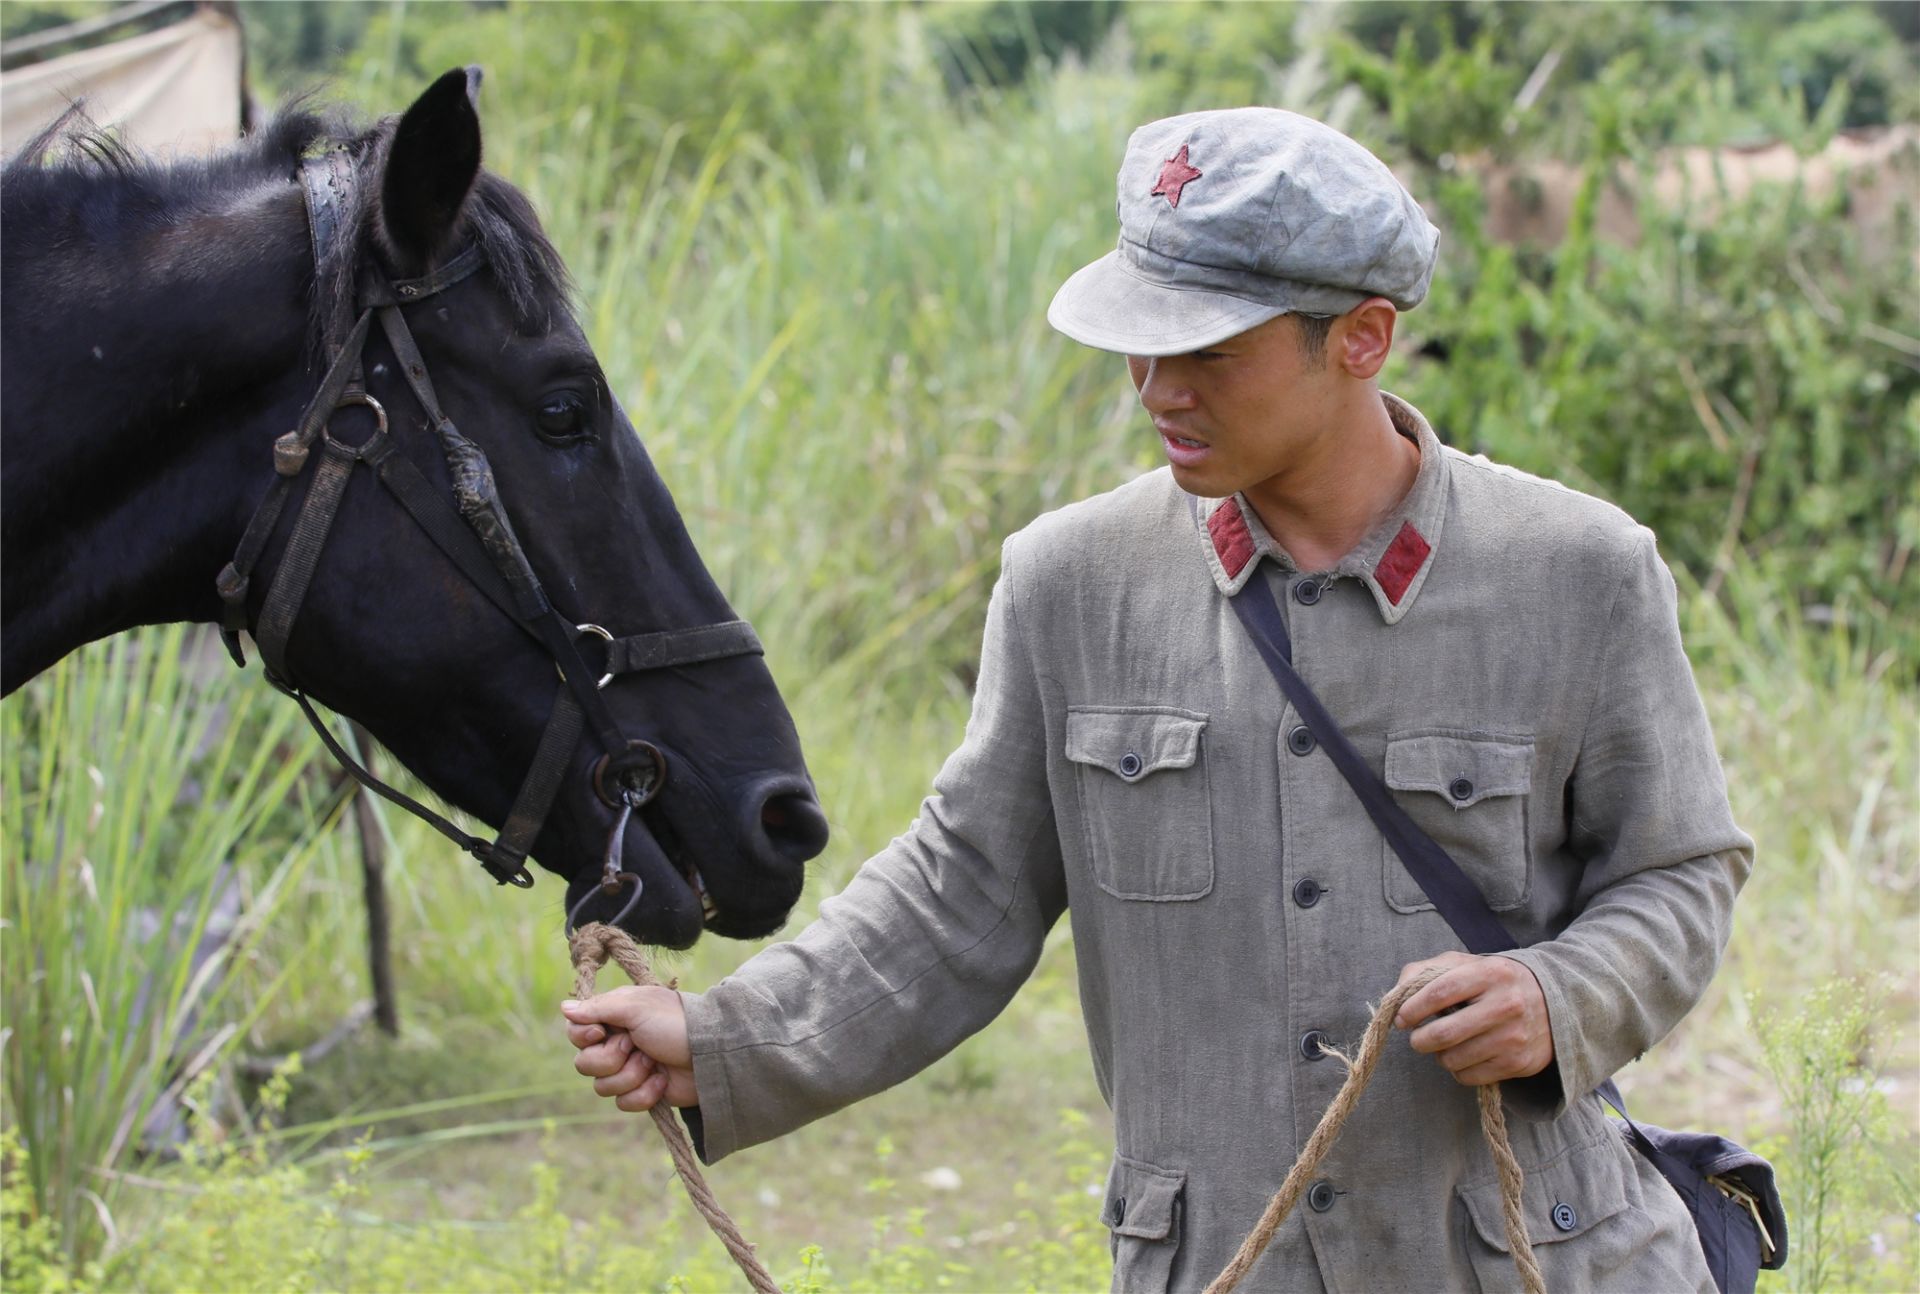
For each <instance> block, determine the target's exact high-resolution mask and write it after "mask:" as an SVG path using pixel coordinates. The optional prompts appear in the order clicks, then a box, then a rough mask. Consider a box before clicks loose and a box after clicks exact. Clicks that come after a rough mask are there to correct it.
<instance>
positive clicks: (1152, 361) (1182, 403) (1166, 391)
mask: <svg viewBox="0 0 1920 1294" xmlns="http://www.w3.org/2000/svg"><path fill="white" fill-rule="evenodd" d="M1178 359H1179V356H1177V355H1175V356H1163V357H1152V358H1148V357H1139V356H1135V357H1130V359H1129V362H1128V368H1129V369H1130V370H1131V373H1132V376H1133V384H1134V386H1135V387H1136V388H1137V389H1138V390H1139V392H1140V406H1141V408H1143V409H1145V410H1146V411H1147V412H1148V413H1154V414H1158V413H1173V412H1177V411H1179V410H1183V409H1191V408H1193V407H1194V405H1195V403H1196V402H1197V401H1196V397H1195V396H1194V392H1193V386H1192V384H1190V383H1189V382H1187V381H1186V374H1185V370H1184V367H1183V366H1182V365H1180V364H1178V363H1176V362H1174V361H1176V360H1178Z"/></svg>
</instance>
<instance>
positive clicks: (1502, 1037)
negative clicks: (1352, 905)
mask: <svg viewBox="0 0 1920 1294" xmlns="http://www.w3.org/2000/svg"><path fill="white" fill-rule="evenodd" d="M1433 969H1439V970H1440V971H1442V974H1441V975H1440V977H1439V978H1438V979H1436V980H1434V981H1433V982H1432V983H1431V984H1429V985H1427V986H1426V987H1425V988H1423V989H1421V990H1420V991H1419V992H1418V993H1415V994H1414V995H1413V996H1412V997H1410V998H1408V999H1407V1000H1406V1001H1405V1002H1404V1003H1402V1004H1401V1007H1400V1014H1399V1015H1397V1016H1395V1017H1394V1018H1393V1022H1394V1024H1395V1025H1397V1026H1399V1027H1400V1028H1402V1029H1411V1030H1413V1037H1412V1039H1411V1041H1412V1043H1413V1049H1414V1050H1415V1051H1419V1052H1425V1053H1427V1054H1428V1055H1433V1056H1438V1057H1439V1058H1440V1063H1441V1064H1442V1065H1445V1066H1446V1067H1447V1072H1449V1073H1450V1074H1452V1075H1453V1076H1454V1078H1455V1079H1456V1080H1457V1081H1459V1082H1461V1083H1464V1084H1465V1085H1466V1086H1468V1087H1482V1086H1485V1085H1486V1084H1488V1083H1498V1082H1500V1081H1501V1080H1503V1079H1509V1078H1526V1077H1529V1076H1530V1075H1533V1074H1538V1073H1539V1072H1540V1071H1541V1070H1543V1069H1545V1068H1546V1067H1547V1066H1548V1065H1549V1064H1551V1063H1552V1062H1553V1032H1552V1030H1551V1028H1550V1027H1549V1025H1548V1021H1547V998H1546V995H1545V994H1544V993H1542V992H1541V991H1540V981H1539V980H1537V979H1535V978H1534V977H1533V972H1532V971H1531V970H1528V969H1527V967H1526V966H1525V965H1523V964H1521V963H1520V962H1517V961H1514V960H1513V959H1512V958H1511V957H1500V956H1492V957H1473V956H1469V955H1468V954H1466V953H1442V954H1440V955H1439V956H1438V957H1430V958H1428V959H1427V960H1426V961H1420V962H1414V963H1412V964H1411V965H1409V966H1407V967H1405V968H1404V969H1403V970H1401V972H1400V980H1399V982H1400V983H1401V984H1404V983H1406V982H1407V981H1408V980H1410V979H1413V978H1415V977H1417V976H1418V975H1420V974H1421V973H1422V972H1423V971H1428V970H1433ZM1450 1007H1457V1008H1458V1009H1457V1010H1454V1011H1451V1012H1450V1013H1449V1014H1446V1015H1442V1014H1441V1012H1443V1011H1447V1010H1448V1008H1450Z"/></svg>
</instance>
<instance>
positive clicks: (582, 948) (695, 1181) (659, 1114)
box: [568, 921, 781, 1294]
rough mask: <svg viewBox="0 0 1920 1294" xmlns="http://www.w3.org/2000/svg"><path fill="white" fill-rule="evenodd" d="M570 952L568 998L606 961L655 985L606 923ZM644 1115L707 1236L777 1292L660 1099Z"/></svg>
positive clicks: (588, 985) (626, 941)
mask: <svg viewBox="0 0 1920 1294" xmlns="http://www.w3.org/2000/svg"><path fill="white" fill-rule="evenodd" d="M568 943H569V947H570V949H571V951H572V953H573V971H574V978H573V995H574V996H575V997H577V998H579V999H581V1000H582V1001H584V1000H585V999H587V998H590V997H592V996H593V994H594V978H595V976H597V975H598V974H599V972H600V968H601V967H602V966H604V965H606V964H607V963H608V962H609V961H612V962H614V963H615V964H616V965H618V966H619V967H620V969H621V970H623V971H625V972H626V973H627V978H628V979H631V980H632V981H633V982H634V983H635V984H647V985H655V984H658V983H659V982H660V981H659V980H657V979H655V978H654V977H653V971H652V970H651V969H649V968H648V966H647V959H646V956H645V954H643V953H642V952H641V951H640V946H639V945H638V944H636V943H634V942H633V940H632V939H630V938H628V937H627V936H626V935H625V934H624V933H623V932H621V931H619V930H616V929H615V928H614V927H612V926H609V925H603V924H601V923H600V922H597V921H596V922H595V923H593V924H592V925H589V926H584V927H582V928H581V929H579V930H576V931H575V932H574V934H573V937H572V938H571V939H570V940H569V941H568ZM648 1113H649V1114H651V1115H653V1126H654V1127H656V1128H658V1129H659V1130H660V1136H661V1138H662V1139H663V1140H664V1141H665V1142H666V1143H667V1153H668V1154H670V1155H672V1156H673V1167H674V1171H675V1172H677V1173H679V1174H680V1181H681V1183H682V1184H683V1185H685V1186H686V1188H687V1197H688V1198H689V1199H691V1200H692V1201H693V1207H694V1208H696V1209H698V1210H699V1211H700V1216H701V1217H703V1218H705V1219H706V1220H707V1225H708V1226H709V1227H712V1228H713V1234H714V1235H716V1236H719V1237H720V1243H721V1244H723V1245H725V1246H726V1247H727V1252H728V1253H729V1254H732V1255H733V1261H734V1262H736V1263H738V1264H739V1266H740V1270H741V1271H742V1272H743V1273H745V1275H746V1278H747V1284H749V1285H751V1286H752V1287H753V1289H754V1291H755V1294H781V1290H780V1286H779V1285H778V1284H777V1283H776V1282H775V1281H774V1279H773V1277H772V1275H771V1274H769V1273H768V1271H767V1269H766V1267H765V1266H764V1265H762V1264H761V1262H760V1259H759V1258H758V1257H757V1256H756V1255H755V1254H754V1252H753V1246H752V1245H750V1244H748V1243H747V1238H746V1237H745V1236H743V1235H741V1234H740V1228H739V1226H738V1225H737V1224H735V1222H734V1220H733V1218H732V1217H731V1216H730V1215H729V1214H728V1213H727V1211H726V1210H725V1209H723V1208H721V1207H720V1202H719V1201H718V1200H716V1199H714V1197H713V1191H712V1189H711V1188H709V1187H708V1186H707V1179H706V1178H705V1177H703V1176H702V1175H701V1173H700V1161H699V1160H698V1159H697V1158H695V1157H694V1153H693V1144H692V1142H690V1141H689V1140H688V1139H687V1131H686V1129H685V1128H683V1127H681V1126H680V1121H679V1120H678V1119H676V1118H674V1117H673V1111H672V1110H671V1109H669V1108H668V1106H667V1103H666V1102H665V1101H661V1102H659V1103H658V1104H656V1105H655V1106H654V1107H653V1108H652V1109H651V1110H649V1111H648Z"/></svg>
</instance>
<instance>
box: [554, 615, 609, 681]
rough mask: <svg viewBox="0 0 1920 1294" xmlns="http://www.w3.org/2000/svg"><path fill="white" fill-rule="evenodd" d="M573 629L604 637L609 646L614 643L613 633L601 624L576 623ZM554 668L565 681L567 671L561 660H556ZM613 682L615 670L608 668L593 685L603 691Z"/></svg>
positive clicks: (581, 632) (578, 632) (577, 631)
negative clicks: (561, 666)
mask: <svg viewBox="0 0 1920 1294" xmlns="http://www.w3.org/2000/svg"><path fill="white" fill-rule="evenodd" d="M573 631H574V632H575V633H577V634H592V635H594V636H595V637H596V638H602V639H604V640H606V642H607V644H608V645H609V647H611V645H612V643H613V635H612V634H610V633H608V632H607V631H606V630H605V629H602V628H601V627H600V626H599V625H575V626H574V627H573ZM553 669H554V672H555V673H556V674H558V675H559V676H560V678H561V680H562V681H565V679H566V677H567V672H566V671H565V670H563V669H561V668H560V662H558V661H555V662H554V663H553ZM611 682H613V671H612V670H608V671H607V672H606V673H605V674H602V675H601V676H600V681H599V682H598V683H595V684H594V685H593V686H594V690H595V691H602V690H604V689H605V688H606V686H607V684H609V683H611Z"/></svg>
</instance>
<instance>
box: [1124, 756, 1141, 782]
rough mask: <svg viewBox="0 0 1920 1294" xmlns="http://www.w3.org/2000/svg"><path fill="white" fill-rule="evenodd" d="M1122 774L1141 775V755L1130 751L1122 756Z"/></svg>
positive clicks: (1125, 775)
mask: <svg viewBox="0 0 1920 1294" xmlns="http://www.w3.org/2000/svg"><path fill="white" fill-rule="evenodd" d="M1120 776H1122V777H1138V776H1140V756H1138V755H1136V754H1134V753H1133V752H1132V751H1128V752H1127V753H1126V754H1124V755H1122V756H1120Z"/></svg>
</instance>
